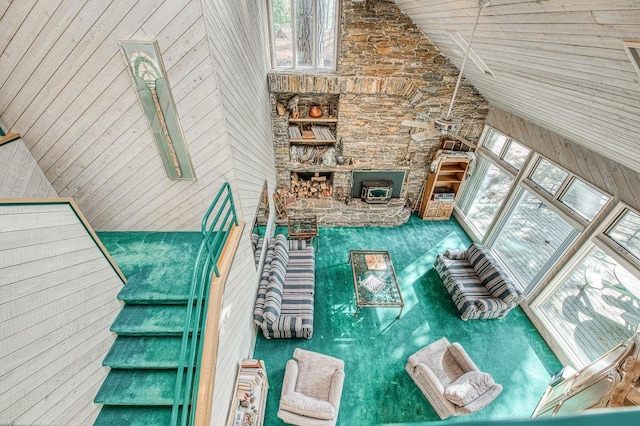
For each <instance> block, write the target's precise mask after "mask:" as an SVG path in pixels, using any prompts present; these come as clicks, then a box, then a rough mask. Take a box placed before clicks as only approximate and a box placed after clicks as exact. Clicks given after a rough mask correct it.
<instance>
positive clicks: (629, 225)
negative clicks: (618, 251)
mask: <svg viewBox="0 0 640 426" xmlns="http://www.w3.org/2000/svg"><path fill="white" fill-rule="evenodd" d="M639 234H640V215H638V214H637V213H635V212H633V211H631V210H626V211H625V212H624V213H623V214H622V215H621V216H620V219H619V220H617V221H616V223H615V224H614V225H613V226H612V227H611V228H610V229H609V230H608V231H607V236H608V237H609V238H610V239H611V240H613V241H614V242H615V243H616V244H617V245H618V246H619V247H621V248H623V249H624V250H626V251H627V252H629V253H631V255H633V256H634V257H635V258H636V259H640V237H639Z"/></svg>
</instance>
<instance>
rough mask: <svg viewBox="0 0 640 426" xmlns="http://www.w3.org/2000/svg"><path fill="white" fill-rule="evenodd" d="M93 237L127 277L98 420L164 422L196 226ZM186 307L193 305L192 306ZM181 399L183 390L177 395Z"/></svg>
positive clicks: (196, 243)
mask: <svg viewBox="0 0 640 426" xmlns="http://www.w3.org/2000/svg"><path fill="white" fill-rule="evenodd" d="M99 236H100V239H101V240H102V242H103V244H104V245H105V247H106V248H107V250H108V251H109V252H110V254H111V255H112V257H113V258H114V259H115V261H116V263H118V265H119V266H120V268H121V269H122V271H123V273H124V274H125V276H127V278H128V282H127V284H126V285H125V286H124V288H123V289H122V291H121V292H120V294H119V295H118V299H120V300H122V301H123V302H124V303H125V305H124V306H123V308H122V310H121V312H120V314H119V315H118V317H117V318H116V320H115V321H114V323H113V324H112V326H111V330H112V331H113V332H115V333H117V334H118V337H117V338H116V340H115V342H114V344H113V346H112V348H111V350H110V351H109V353H108V354H107V356H106V357H105V359H104V361H103V365H105V366H108V367H110V372H109V374H108V376H107V378H106V379H105V381H104V383H103V384H102V386H101V388H100V390H99V391H98V394H97V395H96V397H95V402H96V403H98V404H103V407H102V410H101V412H100V415H99V416H98V418H97V420H96V424H97V425H115V424H118V425H120V424H122V425H124V424H127V425H151V424H153V425H164V424H169V422H170V419H171V406H172V404H173V398H174V389H175V385H176V378H177V368H178V364H179V358H180V345H181V342H182V333H183V328H184V323H185V317H186V314H187V300H188V297H189V289H190V286H191V276H192V271H193V268H194V264H195V261H196V256H197V251H198V247H199V244H200V241H201V236H200V234H199V233H194V232H184V233H175V232H173V233H161V232H154V233H145V232H127V233H121V232H106V233H99ZM192 311H195V309H194V310H192ZM180 399H181V401H180V404H182V402H183V401H182V399H183V396H181V397H180Z"/></svg>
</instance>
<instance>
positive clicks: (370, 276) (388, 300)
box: [349, 250, 404, 318]
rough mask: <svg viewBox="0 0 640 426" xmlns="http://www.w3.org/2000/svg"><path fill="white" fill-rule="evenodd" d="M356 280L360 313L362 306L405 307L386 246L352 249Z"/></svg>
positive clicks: (351, 259) (351, 257) (350, 254)
mask: <svg viewBox="0 0 640 426" xmlns="http://www.w3.org/2000/svg"><path fill="white" fill-rule="evenodd" d="M349 260H350V262H351V269H352V270H353V284H354V286H355V291H356V313H355V314H354V315H353V316H354V317H357V316H358V309H360V308H400V312H399V313H398V318H400V315H401V314H402V309H403V308H404V300H403V299H402V294H401V293H400V286H399V285H398V279H397V277H396V273H395V271H394V270H393V263H391V256H390V255H389V252H388V251H386V250H351V251H350V252H349Z"/></svg>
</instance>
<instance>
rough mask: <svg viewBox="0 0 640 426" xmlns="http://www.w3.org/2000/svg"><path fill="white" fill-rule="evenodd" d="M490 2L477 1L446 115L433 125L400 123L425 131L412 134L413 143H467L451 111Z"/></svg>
mask: <svg viewBox="0 0 640 426" xmlns="http://www.w3.org/2000/svg"><path fill="white" fill-rule="evenodd" d="M489 5H490V2H489V0H479V1H478V6H479V8H478V14H477V15H476V20H475V23H474V24H473V31H472V32H471V38H470V39H469V43H468V44H467V47H466V49H465V52H464V58H463V59H462V65H461V66H460V72H459V73H458V80H457V82H456V86H455V89H454V90H453V95H452V96H451V103H450V104H449V110H448V111H447V114H446V115H444V116H443V117H442V118H440V119H436V120H434V122H433V123H431V122H426V121H413V120H404V121H402V123H401V124H402V125H403V126H410V127H415V128H418V129H425V130H422V131H420V132H417V133H413V134H412V135H411V138H412V139H413V140H414V141H417V142H422V141H425V140H427V139H429V138H433V137H435V136H450V137H453V138H455V139H457V140H459V141H461V142H467V143H468V141H467V140H466V139H465V138H464V137H462V136H459V135H458V134H457V133H458V131H459V130H460V127H461V126H462V123H461V122H454V121H453V120H452V119H451V112H452V111H453V105H454V104H455V100H456V95H457V94H458V89H459V87H460V82H461V81H462V73H463V72H464V67H465V65H466V63H467V59H468V58H469V52H470V50H471V43H472V42H473V37H474V36H475V33H476V28H477V27H478V21H479V20H480V14H481V13H482V9H484V8H485V6H489Z"/></svg>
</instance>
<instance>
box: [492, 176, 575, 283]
mask: <svg viewBox="0 0 640 426" xmlns="http://www.w3.org/2000/svg"><path fill="white" fill-rule="evenodd" d="M578 233H579V230H578V229H576V228H575V227H574V226H573V225H572V224H571V223H570V222H569V221H567V220H566V219H565V218H564V217H563V216H561V215H559V214H558V213H556V212H555V211H554V210H553V209H551V208H550V207H549V206H547V204H546V203H545V202H544V201H543V200H541V199H540V198H538V197H537V196H536V195H535V194H534V193H532V192H531V191H530V190H528V189H524V188H522V189H521V190H520V195H519V196H518V197H517V200H516V202H515V205H514V206H513V208H512V209H511V211H510V213H509V215H508V216H507V218H506V220H505V221H504V224H503V225H502V226H501V227H500V229H499V230H498V234H497V237H496V240H495V242H494V243H493V244H492V248H493V250H494V252H495V253H496V254H497V255H498V256H499V257H500V259H502V260H503V262H504V263H505V264H506V265H507V266H508V267H509V269H510V270H511V271H512V272H513V273H514V275H515V278H516V279H517V280H518V281H519V282H520V284H521V285H522V286H523V287H524V288H525V289H526V290H527V291H530V290H531V289H532V288H533V286H534V285H535V284H537V282H538V281H539V280H540V278H541V277H542V275H543V274H545V273H546V272H547V271H548V270H549V269H550V267H551V266H552V265H553V264H554V263H555V261H556V260H557V258H558V257H559V255H560V254H561V253H562V251H563V250H564V249H566V247H568V245H569V244H570V243H571V242H573V240H574V239H575V238H576V237H577V235H578Z"/></svg>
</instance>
